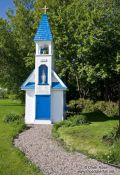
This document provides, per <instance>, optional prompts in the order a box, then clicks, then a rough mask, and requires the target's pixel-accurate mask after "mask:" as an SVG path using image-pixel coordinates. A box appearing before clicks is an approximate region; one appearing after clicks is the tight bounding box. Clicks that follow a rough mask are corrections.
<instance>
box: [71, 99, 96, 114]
mask: <svg viewBox="0 0 120 175" xmlns="http://www.w3.org/2000/svg"><path fill="white" fill-rule="evenodd" d="M68 108H69V110H70V111H74V112H75V111H76V113H80V112H93V111H94V109H95V107H94V102H93V101H92V100H89V99H87V100H86V99H83V98H81V99H78V100H71V101H70V102H69V104H68Z"/></svg>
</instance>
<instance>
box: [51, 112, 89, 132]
mask: <svg viewBox="0 0 120 175" xmlns="http://www.w3.org/2000/svg"><path fill="white" fill-rule="evenodd" d="M88 123H89V122H88V120H87V117H86V116H85V115H74V116H72V117H70V118H68V119H67V120H63V121H61V122H60V123H56V124H54V129H55V130H58V129H59V128H60V127H73V126H78V125H82V124H88Z"/></svg>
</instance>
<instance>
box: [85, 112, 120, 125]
mask: <svg viewBox="0 0 120 175" xmlns="http://www.w3.org/2000/svg"><path fill="white" fill-rule="evenodd" d="M82 114H83V115H85V116H87V119H88V121H90V122H104V121H108V120H118V116H114V117H108V116H107V115H106V114H104V113H103V112H101V111H96V112H90V113H82Z"/></svg>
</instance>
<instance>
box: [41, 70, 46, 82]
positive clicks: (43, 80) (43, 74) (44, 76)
mask: <svg viewBox="0 0 120 175" xmlns="http://www.w3.org/2000/svg"><path fill="white" fill-rule="evenodd" d="M41 79H42V84H45V83H46V75H45V70H44V69H43V71H42V76H41Z"/></svg>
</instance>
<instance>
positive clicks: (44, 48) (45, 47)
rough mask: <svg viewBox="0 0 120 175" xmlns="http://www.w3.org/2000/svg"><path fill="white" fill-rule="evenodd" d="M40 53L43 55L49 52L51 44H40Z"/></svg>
mask: <svg viewBox="0 0 120 175" xmlns="http://www.w3.org/2000/svg"><path fill="white" fill-rule="evenodd" d="M40 54H41V55H47V54H49V46H48V45H47V44H45V45H43V46H40Z"/></svg>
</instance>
